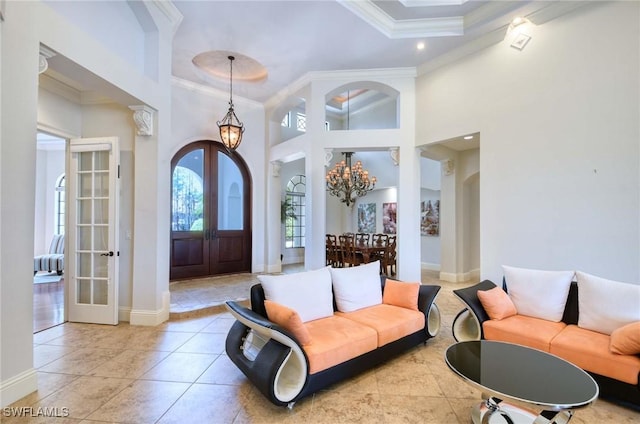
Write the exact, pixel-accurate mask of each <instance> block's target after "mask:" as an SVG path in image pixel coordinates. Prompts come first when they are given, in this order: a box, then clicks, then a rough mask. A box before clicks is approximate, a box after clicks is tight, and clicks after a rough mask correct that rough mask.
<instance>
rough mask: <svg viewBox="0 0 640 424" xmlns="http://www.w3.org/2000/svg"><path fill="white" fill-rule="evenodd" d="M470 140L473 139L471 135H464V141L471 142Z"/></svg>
mask: <svg viewBox="0 0 640 424" xmlns="http://www.w3.org/2000/svg"><path fill="white" fill-rule="evenodd" d="M472 138H473V136H472V135H465V136H464V139H465V140H471V139H472Z"/></svg>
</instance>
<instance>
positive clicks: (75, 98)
mask: <svg viewBox="0 0 640 424" xmlns="http://www.w3.org/2000/svg"><path fill="white" fill-rule="evenodd" d="M38 84H39V86H40V88H42V89H43V90H46V91H48V92H50V93H53V94H57V95H58V96H60V97H62V98H65V99H67V100H69V101H70V102H73V103H77V104H80V103H81V101H82V95H81V93H80V91H78V90H76V89H75V88H73V87H69V86H68V85H67V84H64V83H62V82H60V81H58V80H56V79H54V78H52V77H50V76H49V75H47V74H40V76H39V79H38Z"/></svg>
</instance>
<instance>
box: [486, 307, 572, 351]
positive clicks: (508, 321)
mask: <svg viewBox="0 0 640 424" xmlns="http://www.w3.org/2000/svg"><path fill="white" fill-rule="evenodd" d="M566 326H567V325H566V324H565V323H564V322H553V321H548V320H544V319H540V318H533V317H528V316H524V315H519V314H518V315H514V316H511V317H509V318H505V319H502V320H499V321H498V320H488V321H485V322H483V323H482V330H483V331H484V338H485V339H487V340H498V341H503V342H509V343H516V344H519V345H524V346H529V347H532V348H534V349H538V350H543V351H545V352H548V351H549V346H550V344H551V341H552V340H553V338H554V337H556V336H557V335H558V334H559V333H560V332H561V331H562V330H563V329H564V328H565V327H566Z"/></svg>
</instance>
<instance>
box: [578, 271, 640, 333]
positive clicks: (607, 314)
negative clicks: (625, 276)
mask: <svg viewBox="0 0 640 424" xmlns="http://www.w3.org/2000/svg"><path fill="white" fill-rule="evenodd" d="M576 278H577V280H578V310H579V315H578V326H579V327H581V328H585V329H587V330H592V331H597V332H599V333H604V334H611V333H613V331H614V330H615V329H616V328H619V327H622V326H624V325H626V324H630V323H632V322H634V321H640V285H637V284H629V283H621V282H618V281H612V280H607V279H605V278H601V277H596V276H595V275H590V274H587V273H584V272H580V271H577V272H576Z"/></svg>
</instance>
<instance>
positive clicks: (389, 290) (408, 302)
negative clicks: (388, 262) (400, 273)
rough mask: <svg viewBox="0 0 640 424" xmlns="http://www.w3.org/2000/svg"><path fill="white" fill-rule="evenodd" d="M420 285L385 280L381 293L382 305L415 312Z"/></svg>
mask: <svg viewBox="0 0 640 424" xmlns="http://www.w3.org/2000/svg"><path fill="white" fill-rule="evenodd" d="M420 285H421V284H420V283H405V282H404V281H397V280H391V279H389V278H387V279H386V281H385V283H384V291H383V292H382V303H384V304H387V305H393V306H400V307H401V308H407V309H413V310H414V311H417V310H418V294H419V293H420Z"/></svg>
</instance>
